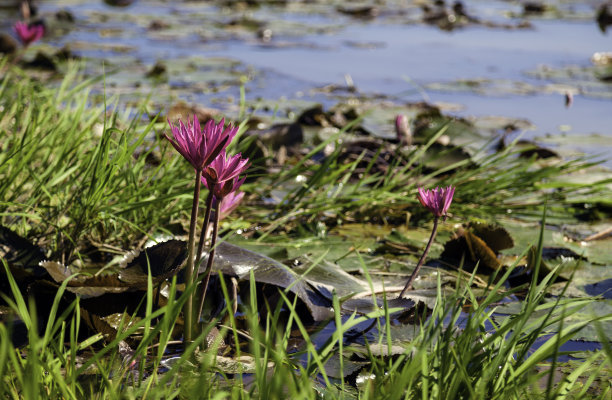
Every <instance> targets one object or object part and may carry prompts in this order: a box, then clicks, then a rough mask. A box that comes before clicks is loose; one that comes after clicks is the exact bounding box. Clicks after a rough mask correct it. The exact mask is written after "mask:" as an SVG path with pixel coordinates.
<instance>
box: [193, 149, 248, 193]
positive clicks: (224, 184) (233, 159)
mask: <svg viewBox="0 0 612 400" xmlns="http://www.w3.org/2000/svg"><path fill="white" fill-rule="evenodd" d="M250 165H251V164H250V163H249V159H248V158H242V155H241V154H240V153H238V154H236V155H233V156H230V157H228V156H227V154H226V153H225V152H223V153H221V154H219V155H218V156H217V158H215V159H214V160H213V161H212V162H211V163H210V164H209V165H208V166H207V167H206V168H205V169H204V170H203V171H202V181H206V183H205V184H206V187H207V188H209V189H210V188H212V190H213V193H214V195H215V197H217V198H218V199H222V198H223V197H225V196H226V195H227V194H229V193H230V192H233V191H235V190H236V189H238V187H240V185H241V184H242V182H244V179H242V181H240V182H239V183H238V182H237V181H236V180H235V179H234V178H236V177H238V175H240V174H242V173H243V172H245V171H246V170H247V168H249V166H250ZM237 183H238V184H237ZM236 184H237V185H236Z"/></svg>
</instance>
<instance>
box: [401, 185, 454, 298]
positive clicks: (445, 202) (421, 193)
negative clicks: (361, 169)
mask: <svg viewBox="0 0 612 400" xmlns="http://www.w3.org/2000/svg"><path fill="white" fill-rule="evenodd" d="M454 194H455V188H454V187H453V186H448V187H447V188H440V187H436V188H435V189H432V190H426V189H423V188H418V195H417V198H418V199H419V201H420V202H421V204H422V205H423V207H425V208H427V209H428V210H429V211H431V213H432V214H433V216H434V223H433V228H432V229H431V236H430V237H429V241H428V242H427V246H426V247H425V251H423V254H422V255H421V258H420V259H419V262H418V263H417V266H416V268H415V269H414V271H413V272H412V275H410V278H408V282H406V286H404V288H403V289H402V291H401V292H400V294H399V296H398V297H399V298H401V297H403V296H404V293H406V291H407V290H410V289H412V283H413V282H414V280H415V278H416V276H417V275H418V273H419V270H420V269H421V267H422V266H423V262H424V261H425V257H427V253H428V252H429V248H430V247H431V244H432V243H433V240H434V238H435V237H436V233H437V232H438V220H439V219H440V217H442V218H443V219H446V213H447V212H448V208H449V207H450V205H451V202H452V201H453V195H454Z"/></svg>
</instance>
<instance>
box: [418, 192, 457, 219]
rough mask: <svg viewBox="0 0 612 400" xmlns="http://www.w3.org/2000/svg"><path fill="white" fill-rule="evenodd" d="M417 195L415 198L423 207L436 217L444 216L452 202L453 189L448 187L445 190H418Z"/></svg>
mask: <svg viewBox="0 0 612 400" xmlns="http://www.w3.org/2000/svg"><path fill="white" fill-rule="evenodd" d="M418 192H419V195H418V196H417V198H418V199H419V201H420V202H421V204H422V205H423V206H425V207H426V208H427V209H429V211H431V213H432V214H433V215H434V216H435V217H436V218H439V217H442V216H446V212H447V211H448V208H449V207H450V205H451V202H452V201H453V195H454V194H455V188H454V187H453V186H449V187H447V188H445V189H444V188H439V187H436V188H435V189H432V190H424V189H422V188H419V189H418Z"/></svg>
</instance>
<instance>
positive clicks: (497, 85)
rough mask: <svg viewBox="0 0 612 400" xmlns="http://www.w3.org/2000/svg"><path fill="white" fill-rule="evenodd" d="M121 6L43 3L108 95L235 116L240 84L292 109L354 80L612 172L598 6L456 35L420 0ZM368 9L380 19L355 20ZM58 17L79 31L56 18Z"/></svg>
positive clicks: (608, 88)
mask: <svg viewBox="0 0 612 400" xmlns="http://www.w3.org/2000/svg"><path fill="white" fill-rule="evenodd" d="M107 3H108V4H107ZM110 3H113V1H107V2H102V1H78V0H60V1H51V0H49V1H41V2H39V3H38V9H39V15H40V16H42V17H45V22H46V24H47V25H48V27H49V29H48V35H47V36H46V38H45V39H44V42H45V45H48V44H51V45H52V46H54V47H56V48H59V47H62V46H64V45H69V46H70V48H71V49H72V51H73V52H74V53H75V54H77V55H79V56H81V57H83V58H84V59H86V60H87V61H86V64H87V69H88V71H90V72H96V73H100V72H101V71H102V62H101V61H102V60H104V62H105V68H106V69H105V70H106V71H107V72H110V74H109V75H111V76H109V77H108V80H109V82H111V83H112V85H110V86H115V87H117V88H120V89H117V92H120V93H126V92H130V91H134V90H138V91H139V92H143V93H148V92H154V93H155V96H154V97H157V100H158V106H159V108H160V109H162V110H163V109H164V108H165V107H169V106H170V103H171V102H173V101H176V100H177V99H184V100H186V101H188V102H195V103H199V104H201V105H204V106H211V105H212V106H213V107H216V108H221V109H224V111H226V112H230V113H231V112H232V111H236V110H237V108H238V107H237V102H238V99H239V89H238V87H239V83H240V77H246V84H245V88H246V96H247V100H248V101H250V102H253V103H256V102H257V100H258V99H265V100H266V101H267V102H268V103H269V104H273V105H274V104H277V105H279V106H281V107H283V106H284V105H286V104H288V101H289V102H290V101H295V100H297V101H299V102H310V101H314V102H320V103H323V104H325V105H326V106H329V105H333V104H335V103H336V102H337V101H338V98H339V97H341V96H340V95H339V94H338V93H337V92H335V93H334V92H332V93H329V92H324V91H321V90H313V89H317V88H321V87H324V86H326V85H332V84H333V85H340V86H344V85H346V83H347V82H349V83H350V82H352V84H354V86H355V88H356V89H357V90H358V93H359V94H360V95H361V96H365V97H368V96H372V97H374V96H378V98H380V97H381V96H382V97H384V98H385V99H386V100H391V101H393V102H396V103H399V104H401V103H405V102H415V101H422V100H425V101H427V102H431V103H435V104H439V105H441V107H442V109H443V110H444V111H445V112H447V113H450V114H453V115H457V116H461V117H467V118H472V117H489V116H497V117H504V118H506V117H508V118H512V119H519V120H527V121H528V122H529V124H523V125H522V126H528V128H527V129H526V132H525V136H526V137H529V138H533V137H537V138H544V139H543V141H544V142H546V143H547V145H549V146H553V147H554V146H557V145H558V144H559V143H564V145H565V146H566V147H569V148H571V149H572V150H579V151H583V152H586V153H589V154H596V155H602V156H603V158H604V159H606V160H607V161H606V163H607V165H609V166H611V165H612V157H609V156H608V153H609V151H610V150H611V149H612V128H611V127H612V112H610V111H611V110H612V83H610V80H611V79H609V78H610V77H612V72H611V70H610V68H612V67H609V66H605V65H604V66H603V67H602V66H595V65H594V63H593V61H592V60H591V58H592V57H593V55H594V54H595V53H602V52H604V53H605V52H609V51H612V37H611V35H612V33H610V32H607V33H605V32H602V31H601V30H600V28H599V27H598V25H597V23H596V21H595V15H596V12H597V9H598V7H599V6H600V4H601V2H598V1H581V2H566V1H563V0H556V1H552V2H546V3H542V4H546V9H545V11H544V12H543V13H532V14H526V13H525V12H524V10H523V6H521V3H519V2H512V1H511V2H508V1H470V2H466V3H465V4H464V9H465V12H466V13H467V15H469V16H470V18H471V19H469V20H467V22H465V21H464V22H463V23H461V24H457V25H453V26H452V27H453V28H456V29H452V30H443V29H441V28H440V26H443V24H440V23H439V21H437V20H434V22H432V15H435V13H436V12H439V11H441V10H442V11H443V12H444V13H446V14H449V15H451V16H450V17H448V16H447V17H445V18H447V20H448V19H449V18H455V17H457V18H459V17H458V16H455V15H453V14H452V7H451V6H452V5H451V4H448V5H447V6H444V7H443V8H441V7H439V6H435V5H433V3H431V4H430V3H428V2H413V1H410V0H388V1H384V2H380V1H377V2H373V1H369V0H366V1H362V2H358V3H354V2H341V1H339V2H333V1H319V2H299V1H291V2H287V3H283V4H281V3H282V2H279V3H278V4H276V5H274V3H267V2H262V3H260V5H259V6H257V7H254V6H247V5H246V3H239V2H200V1H189V2H187V1H186V2H176V1H144V0H141V1H134V2H132V4H130V5H129V6H127V7H114V6H111V5H109V4H110ZM249 4H251V3H250V2H249ZM424 4H427V5H428V7H429V10H430V11H429V12H424V11H423V7H422V5H424ZM251 5H252V4H251ZM359 7H361V8H363V9H365V10H370V11H369V14H368V13H367V12H366V15H370V16H371V15H373V17H372V16H371V17H368V18H357V17H355V16H354V15H355V14H356V13H357V11H358V9H359ZM368 7H369V8H368ZM58 10H68V11H69V12H70V13H71V14H72V15H73V16H74V19H75V22H74V23H73V24H67V23H61V22H58V21H54V18H53V15H54V14H55V13H56V12H57V11H58ZM355 10H357V11H355ZM372 10H374V11H372ZM16 18H18V13H17V11H16V8H15V7H13V8H11V7H5V8H0V20H1V21H3V22H2V23H1V26H0V28H1V29H2V31H5V32H6V31H9V30H10V26H11V24H12V22H13V21H14V20H15V19H16ZM428 18H429V19H428ZM442 20H444V18H443V19H442ZM153 21H155V23H153ZM155 24H157V26H156V25H155ZM66 28H68V29H66ZM212 60H215V61H212ZM157 61H162V62H163V63H164V64H165V65H167V66H168V75H169V76H168V78H167V80H166V81H165V82H163V83H162V84H161V86H160V84H159V83H155V82H151V80H150V79H149V80H147V79H146V78H143V76H144V74H146V72H147V70H150V68H151V67H152V66H153V65H154V64H155V63H156V62H157ZM610 63H612V56H611V58H610ZM194 64H195V66H194ZM199 64H203V65H205V66H204V67H202V68H203V69H202V68H198V65H199ZM608 65H610V64H608ZM114 68H118V69H119V71H117V72H113V71H114ZM602 68H603V69H602ZM96 70H97V71H96ZM608 73H609V75H606V74H608ZM602 74H603V75H602ZM113 76H114V77H113ZM243 79H244V78H243ZM136 81H137V82H138V83H137V84H135V82H136ZM243 81H244V80H243ZM156 85H157V86H156ZM135 86H136V88H135ZM109 90H110V91H112V90H113V89H109ZM566 93H571V94H573V104H572V105H571V107H566V106H565V95H566ZM344 99H346V93H344ZM299 102H298V104H301V103H299Z"/></svg>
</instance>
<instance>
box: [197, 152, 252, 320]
mask: <svg viewBox="0 0 612 400" xmlns="http://www.w3.org/2000/svg"><path fill="white" fill-rule="evenodd" d="M249 165H250V164H249V160H248V159H247V158H242V155H241V154H240V153H238V154H236V155H234V156H230V157H228V156H227V155H226V154H225V153H221V154H220V155H219V156H218V157H217V158H215V160H214V161H213V162H212V163H211V164H210V165H209V166H208V167H207V168H206V169H205V170H204V172H203V175H202V183H203V184H204V185H205V186H206V187H207V188H208V191H209V192H208V198H207V200H206V214H205V216H204V222H203V224H202V231H201V232H202V233H201V235H200V242H199V243H198V252H197V260H196V265H199V263H200V257H201V255H202V250H203V248H204V242H205V240H206V230H207V228H208V225H209V223H210V216H211V212H212V209H213V204H214V203H216V207H215V213H214V221H213V232H212V236H211V241H210V247H209V248H210V250H209V252H208V262H207V263H206V269H205V271H204V282H203V284H202V297H201V299H200V307H199V308H198V317H199V316H200V315H201V313H202V308H203V306H204V298H205V297H206V292H207V290H208V282H209V281H210V274H211V272H212V265H213V260H214V258H215V246H216V244H217V234H218V231H219V220H220V219H221V218H222V217H223V214H227V213H229V212H230V211H231V210H233V209H234V208H236V206H237V205H238V202H240V200H241V199H242V197H243V196H244V193H240V192H238V188H240V186H241V185H242V184H243V183H244V180H245V178H242V179H239V175H241V174H242V173H244V172H245V171H246V170H247V169H248V167H249ZM215 200H216V202H215Z"/></svg>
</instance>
